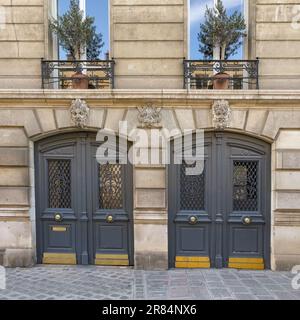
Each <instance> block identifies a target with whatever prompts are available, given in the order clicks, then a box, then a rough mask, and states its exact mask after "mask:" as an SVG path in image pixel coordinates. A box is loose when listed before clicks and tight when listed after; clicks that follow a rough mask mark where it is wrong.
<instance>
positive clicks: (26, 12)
mask: <svg viewBox="0 0 300 320" xmlns="http://www.w3.org/2000/svg"><path fill="white" fill-rule="evenodd" d="M44 2H45V1H43V0H0V9H1V11H2V12H4V14H5V24H3V25H1V28H0V88H16V89H17V88H24V89H25V88H40V87H41V80H40V74H41V58H43V57H45V45H46V42H45V28H44V23H45V19H44Z"/></svg>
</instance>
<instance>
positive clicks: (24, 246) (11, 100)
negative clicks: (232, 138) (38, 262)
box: [0, 90, 300, 269]
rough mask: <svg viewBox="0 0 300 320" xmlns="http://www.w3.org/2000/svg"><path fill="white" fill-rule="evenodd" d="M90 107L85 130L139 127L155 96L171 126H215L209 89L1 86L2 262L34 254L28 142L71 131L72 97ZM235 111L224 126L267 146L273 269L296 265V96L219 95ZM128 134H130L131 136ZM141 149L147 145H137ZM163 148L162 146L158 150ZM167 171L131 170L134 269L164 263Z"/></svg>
mask: <svg viewBox="0 0 300 320" xmlns="http://www.w3.org/2000/svg"><path fill="white" fill-rule="evenodd" d="M77 97H78V98H81V99H85V100H86V101H87V103H88V105H89V106H90V108H91V111H90V118H89V122H88V124H87V129H88V130H95V131H96V130H98V129H99V128H107V129H111V130H114V131H117V130H118V126H117V124H118V121H119V120H127V121H128V125H129V130H132V129H134V128H136V127H138V126H139V123H138V119H137V115H138V111H137V107H138V106H140V105H143V104H144V103H145V102H147V101H149V100H150V101H153V103H154V104H156V105H157V106H161V107H162V126H163V128H168V129H170V130H171V129H177V130H179V131H183V130H184V129H196V128H198V129H200V128H201V129H207V130H212V129H213V125H212V118H211V105H212V102H213V101H212V99H211V95H210V92H209V91H205V92H204V93H203V94H202V95H199V94H198V93H193V92H190V93H186V92H184V91H183V90H178V91H176V90H171V91H164V92H163V93H162V92H161V91H160V90H156V91H152V92H151V93H149V92H147V91H132V90H128V91H127V90H120V91H118V90H116V91H114V93H113V95H112V93H111V92H110V91H103V92H102V93H101V95H100V94H99V93H97V92H91V91H90V92H87V91H76V93H74V91H72V90H70V91H62V90H61V91H55V90H53V91H51V90H49V91H45V92H40V91H27V92H25V91H24V92H23V93H22V94H20V93H19V92H17V91H0V252H3V251H4V263H5V264H6V265H11V266H12V265H18V266H22V265H29V264H31V263H34V261H35V260H34V259H35V228H34V223H35V211H34V210H35V208H34V206H35V202H34V162H33V157H32V154H33V150H32V144H33V141H36V140H38V139H40V138H42V137H45V136H47V135H49V134H53V133H55V134H56V133H57V134H58V133H62V132H66V131H72V130H75V128H74V126H73V124H72V122H71V119H70V113H69V107H70V103H71V100H72V99H73V98H77ZM215 98H217V99H220V98H225V99H227V100H228V101H229V102H230V105H231V107H232V109H233V116H232V121H231V123H230V127H229V130H233V131H235V132H240V133H244V134H246V135H253V136H255V137H258V138H261V139H264V140H266V141H268V142H270V143H271V144H272V213H271V214H272V268H273V269H288V268H290V267H291V266H292V265H294V264H300V252H299V248H300V238H299V231H300V215H299V213H300V202H299V199H300V197H299V194H300V185H299V178H300V176H299V163H300V126H299V123H300V94H297V93H294V94H293V95H292V96H291V93H290V92H286V91H281V92H280V91H278V92H276V94H275V93H274V92H273V91H260V93H258V92H252V93H249V92H248V91H239V92H236V91H235V92H233V91H228V92H227V93H226V94H225V95H224V94H223V93H222V94H221V93H216V95H215ZM131 138H133V137H131ZM138 148H139V149H140V150H142V149H143V148H146V146H143V145H140V146H139V147H138ZM162 151H163V148H162V146H160V149H159V152H162ZM166 181H167V169H166V167H165V166H164V165H162V164H161V163H158V164H156V165H136V166H135V167H134V190H133V194H134V241H135V243H134V247H135V265H136V267H139V268H160V269H161V268H163V269H165V268H167V266H168V215H167V211H168V195H167V190H168V186H167V182H166Z"/></svg>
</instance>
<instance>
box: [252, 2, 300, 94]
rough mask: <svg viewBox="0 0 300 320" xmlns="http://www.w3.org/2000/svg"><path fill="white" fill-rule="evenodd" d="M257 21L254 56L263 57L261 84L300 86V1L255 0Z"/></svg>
mask: <svg viewBox="0 0 300 320" xmlns="http://www.w3.org/2000/svg"><path fill="white" fill-rule="evenodd" d="M253 2H254V1H253ZM252 6H253V5H252ZM255 20H256V30H255V31H254V32H252V34H254V33H255V40H254V41H253V40H252V45H253V46H255V50H252V52H251V55H252V58H255V57H259V58H260V87H261V88H262V89H298V88H299V87H300V78H299V74H300V55H299V49H300V1H299V0H256V13H255Z"/></svg>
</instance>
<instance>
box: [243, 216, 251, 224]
mask: <svg viewBox="0 0 300 320" xmlns="http://www.w3.org/2000/svg"><path fill="white" fill-rule="evenodd" d="M251 222H252V220H251V218H250V217H244V218H243V223H244V224H251Z"/></svg>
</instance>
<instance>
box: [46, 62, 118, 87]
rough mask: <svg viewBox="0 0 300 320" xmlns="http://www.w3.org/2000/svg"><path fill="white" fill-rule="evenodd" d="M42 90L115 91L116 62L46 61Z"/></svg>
mask: <svg viewBox="0 0 300 320" xmlns="http://www.w3.org/2000/svg"><path fill="white" fill-rule="evenodd" d="M41 64H42V89H72V88H76V89H82V88H84V89H113V88H114V65H115V62H114V60H93V61H88V60H44V59H42V63H41Z"/></svg>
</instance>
